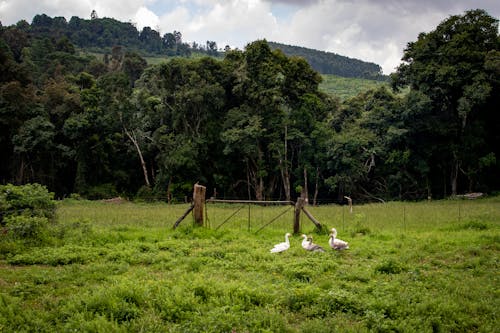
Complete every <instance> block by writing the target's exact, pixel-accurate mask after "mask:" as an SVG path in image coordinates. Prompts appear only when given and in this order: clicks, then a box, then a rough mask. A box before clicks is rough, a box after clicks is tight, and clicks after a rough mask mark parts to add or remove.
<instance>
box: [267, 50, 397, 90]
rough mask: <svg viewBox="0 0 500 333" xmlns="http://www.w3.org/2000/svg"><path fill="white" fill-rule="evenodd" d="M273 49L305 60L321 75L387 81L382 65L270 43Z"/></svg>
mask: <svg viewBox="0 0 500 333" xmlns="http://www.w3.org/2000/svg"><path fill="white" fill-rule="evenodd" d="M269 46H271V49H273V50H275V49H280V50H281V51H283V53H285V54H286V55H288V56H297V57H302V58H304V59H305V60H306V61H307V62H308V63H309V65H311V67H312V68H313V69H314V70H316V71H318V72H320V73H321V74H333V75H337V76H342V77H357V78H363V79H370V80H379V81H384V80H387V76H384V75H383V74H382V67H380V65H377V64H374V63H371V62H365V61H361V60H358V59H353V58H349V57H345V56H341V55H339V54H335V53H331V52H323V51H318V50H314V49H308V48H305V47H299V46H291V45H285V44H280V43H275V42H269Z"/></svg>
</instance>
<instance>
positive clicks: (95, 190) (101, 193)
mask: <svg viewBox="0 0 500 333" xmlns="http://www.w3.org/2000/svg"><path fill="white" fill-rule="evenodd" d="M82 194H83V196H84V197H86V198H87V199H90V200H100V199H111V198H115V197H117V196H118V191H117V190H116V187H115V185H113V184H110V183H106V184H100V185H97V186H92V187H89V188H87V189H86V190H84V191H83V193H82Z"/></svg>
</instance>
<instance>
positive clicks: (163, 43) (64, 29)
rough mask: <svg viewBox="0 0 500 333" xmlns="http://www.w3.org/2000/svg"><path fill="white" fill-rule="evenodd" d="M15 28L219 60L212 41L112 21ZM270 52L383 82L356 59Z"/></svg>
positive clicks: (105, 46) (294, 49) (82, 42)
mask: <svg viewBox="0 0 500 333" xmlns="http://www.w3.org/2000/svg"><path fill="white" fill-rule="evenodd" d="M16 27H17V28H18V29H20V30H22V31H24V32H25V33H27V34H29V35H30V36H32V37H36V38H55V39H57V40H58V39H60V38H68V40H69V41H70V42H71V43H72V44H73V45H75V46H76V47H77V48H79V49H83V50H87V51H92V52H97V53H110V52H111V49H112V48H113V47H114V46H116V45H120V46H122V47H124V48H125V49H127V50H129V51H135V52H137V53H139V54H140V55H141V56H144V57H146V56H150V57H157V58H162V57H167V56H168V57H172V56H181V57H189V56H191V54H192V53H198V54H204V55H209V56H221V55H222V54H224V52H223V51H221V50H219V49H218V47H217V44H216V43H215V42H213V41H206V43H205V44H198V43H196V42H194V43H185V42H183V40H182V33H181V32H180V31H173V32H171V33H165V34H164V35H163V36H161V35H160V33H159V32H157V31H155V30H154V29H151V28H150V27H144V28H143V29H142V30H141V31H138V30H137V28H136V27H135V26H134V25H133V24H132V23H130V22H120V21H118V20H115V19H112V18H98V17H93V18H92V19H82V18H79V17H76V16H73V17H72V18H71V19H70V20H69V21H66V19H65V18H64V17H54V18H51V17H49V16H47V15H45V14H39V15H36V16H35V17H34V18H33V20H32V23H31V24H29V23H27V22H26V21H21V22H18V24H17V25H16ZM269 45H270V47H271V49H280V50H282V51H283V53H285V54H286V55H289V56H299V57H303V58H304V59H305V60H306V61H307V62H308V63H309V64H310V65H311V67H312V68H313V69H315V70H316V71H318V72H319V73H321V74H333V75H337V76H341V77H351V78H363V79H369V80H378V81H384V80H386V79H387V77H386V76H383V75H382V69H381V67H380V66H379V65H377V64H374V63H369V62H364V61H361V60H358V59H353V58H349V57H346V56H341V55H338V54H335V53H330V52H324V51H318V50H314V49H308V48H305V47H300V46H290V45H285V44H280V43H275V42H269Z"/></svg>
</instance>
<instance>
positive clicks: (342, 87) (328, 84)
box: [319, 74, 389, 100]
mask: <svg viewBox="0 0 500 333" xmlns="http://www.w3.org/2000/svg"><path fill="white" fill-rule="evenodd" d="M321 76H322V77H323V82H321V83H320V85H319V89H320V90H321V91H323V92H325V93H328V94H331V95H334V96H337V97H339V98H340V99H341V100H346V99H349V98H351V97H354V96H357V95H358V94H359V93H361V92H363V91H366V90H369V89H376V88H378V87H380V86H384V85H385V86H387V87H389V84H388V83H387V82H383V81H375V80H367V79H358V78H346V77H340V76H336V75H329V74H323V75H321Z"/></svg>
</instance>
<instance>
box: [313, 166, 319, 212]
mask: <svg viewBox="0 0 500 333" xmlns="http://www.w3.org/2000/svg"><path fill="white" fill-rule="evenodd" d="M318 187H319V168H318V167H316V182H315V184H314V197H313V206H316V205H317V200H318V193H319V188H318Z"/></svg>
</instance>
